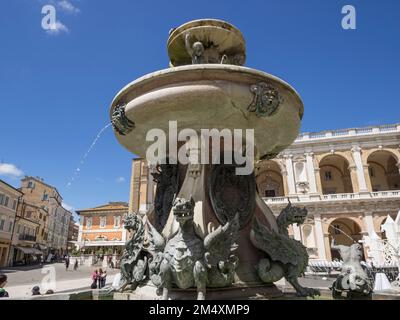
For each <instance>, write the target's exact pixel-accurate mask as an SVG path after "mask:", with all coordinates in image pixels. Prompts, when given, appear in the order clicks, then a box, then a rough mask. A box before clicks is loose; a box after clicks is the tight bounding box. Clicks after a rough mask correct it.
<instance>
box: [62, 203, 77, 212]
mask: <svg viewBox="0 0 400 320" xmlns="http://www.w3.org/2000/svg"><path fill="white" fill-rule="evenodd" d="M61 205H62V206H63V208H64V209H66V210H68V211H74V210H75V208H74V207H73V206H70V205H69V204H67V203H65V202H64V201H63V202H62V204H61Z"/></svg>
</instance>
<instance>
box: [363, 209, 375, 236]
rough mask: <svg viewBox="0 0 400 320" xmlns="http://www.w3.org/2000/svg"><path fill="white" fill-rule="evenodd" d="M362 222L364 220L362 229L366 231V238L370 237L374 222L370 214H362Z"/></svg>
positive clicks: (373, 229)
mask: <svg viewBox="0 0 400 320" xmlns="http://www.w3.org/2000/svg"><path fill="white" fill-rule="evenodd" d="M363 220H364V228H365V230H367V232H368V236H370V237H371V235H372V233H373V231H375V228H374V220H373V218H372V212H369V211H367V212H364V217H363Z"/></svg>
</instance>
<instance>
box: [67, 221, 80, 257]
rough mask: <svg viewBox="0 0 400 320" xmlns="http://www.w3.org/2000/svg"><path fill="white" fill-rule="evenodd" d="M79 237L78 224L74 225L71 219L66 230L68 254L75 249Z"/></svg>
mask: <svg viewBox="0 0 400 320" xmlns="http://www.w3.org/2000/svg"><path fill="white" fill-rule="evenodd" d="M78 236H79V223H76V222H75V221H74V220H73V219H71V220H70V221H69V228H68V252H72V251H73V250H74V249H75V247H76V242H77V241H78Z"/></svg>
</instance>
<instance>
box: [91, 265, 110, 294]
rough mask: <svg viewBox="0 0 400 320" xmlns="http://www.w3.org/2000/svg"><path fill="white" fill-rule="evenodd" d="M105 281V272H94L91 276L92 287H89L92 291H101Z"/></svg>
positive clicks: (100, 270) (101, 270)
mask: <svg viewBox="0 0 400 320" xmlns="http://www.w3.org/2000/svg"><path fill="white" fill-rule="evenodd" d="M106 280H107V271H106V270H104V271H103V269H101V268H100V269H99V270H97V269H96V270H95V271H94V272H93V274H92V281H93V282H92V285H91V286H90V287H91V288H92V289H101V288H103V287H105V285H106Z"/></svg>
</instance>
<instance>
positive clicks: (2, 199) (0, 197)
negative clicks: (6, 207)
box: [0, 193, 4, 205]
mask: <svg viewBox="0 0 400 320" xmlns="http://www.w3.org/2000/svg"><path fill="white" fill-rule="evenodd" d="M3 201H4V194H2V193H0V205H3V203H4V202H3Z"/></svg>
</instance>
